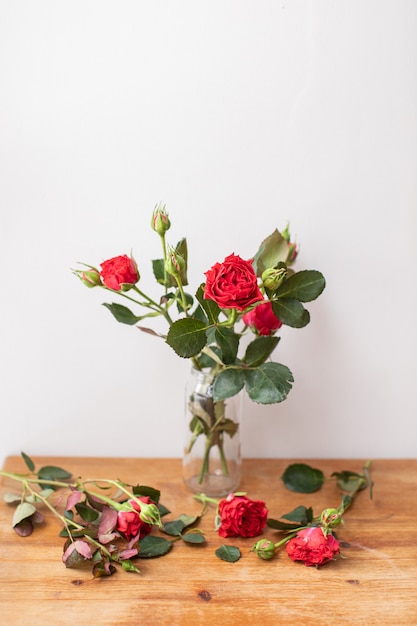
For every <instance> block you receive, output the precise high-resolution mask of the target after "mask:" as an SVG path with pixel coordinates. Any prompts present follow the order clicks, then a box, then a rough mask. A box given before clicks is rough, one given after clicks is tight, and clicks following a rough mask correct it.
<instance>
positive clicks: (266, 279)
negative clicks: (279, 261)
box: [262, 267, 287, 291]
mask: <svg viewBox="0 0 417 626" xmlns="http://www.w3.org/2000/svg"><path fill="white" fill-rule="evenodd" d="M286 276H287V270H286V269H284V268H283V267H281V268H278V269H275V268H273V267H270V268H269V269H267V270H265V271H264V272H263V274H262V282H263V284H264V286H265V287H266V288H267V289H270V291H275V289H278V287H279V286H280V284H281V283H282V282H283V281H284V280H285V278H286Z"/></svg>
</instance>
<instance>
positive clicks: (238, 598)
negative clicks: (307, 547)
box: [0, 457, 417, 626]
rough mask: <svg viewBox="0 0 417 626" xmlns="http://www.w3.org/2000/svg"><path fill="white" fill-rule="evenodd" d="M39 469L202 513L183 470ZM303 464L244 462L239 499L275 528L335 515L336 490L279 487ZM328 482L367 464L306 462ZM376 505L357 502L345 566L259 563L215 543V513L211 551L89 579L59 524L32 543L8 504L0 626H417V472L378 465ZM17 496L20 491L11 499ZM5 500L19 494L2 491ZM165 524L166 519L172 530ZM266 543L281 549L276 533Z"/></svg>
mask: <svg viewBox="0 0 417 626" xmlns="http://www.w3.org/2000/svg"><path fill="white" fill-rule="evenodd" d="M33 460H34V461H35V463H36V466H37V468H39V467H40V466H41V465H46V464H48V465H58V466H60V467H63V468H65V469H67V470H69V471H71V472H72V473H73V475H74V476H81V477H83V478H87V477H90V476H95V477H97V476H99V477H103V478H119V479H121V480H123V481H125V482H126V483H130V484H136V483H140V484H147V485H151V486H153V487H156V488H158V489H160V490H161V494H162V495H161V502H162V503H163V504H164V505H165V506H167V507H168V508H169V509H170V510H171V511H172V516H170V517H172V518H174V517H177V516H178V515H180V514H181V513H187V514H189V515H192V514H196V513H198V512H199V511H200V510H201V507H200V504H199V503H198V502H197V501H196V500H194V499H193V497H192V494H190V493H189V492H188V491H187V489H186V488H185V487H184V486H183V484H182V480H181V462H180V460H178V459H132V458H81V457H79V458H51V457H34V459H33ZM296 461H298V462H301V461H300V460H288V459H287V460H286V459H279V460H278V459H274V460H273V459H262V460H257V459H247V460H245V461H244V464H243V480H242V483H241V485H240V490H242V491H246V492H247V493H248V495H249V497H251V498H254V499H263V500H265V501H266V503H267V506H268V508H269V511H270V516H271V517H274V518H279V517H280V516H281V515H282V514H284V513H287V512H289V511H290V510H292V509H293V508H295V507H296V506H298V505H299V504H304V505H306V506H312V507H313V509H314V512H315V514H318V513H320V512H321V510H322V509H323V508H326V507H330V506H338V505H339V502H340V494H339V491H338V489H337V487H336V486H335V484H334V482H333V481H329V482H328V483H326V484H325V486H324V487H323V489H321V490H320V491H318V492H316V493H314V494H310V495H303V494H296V493H292V492H289V491H287V490H286V489H285V488H284V487H283V484H282V481H281V480H280V476H281V474H282V472H283V471H284V469H285V468H286V467H287V465H288V464H289V463H292V462H296ZM303 461H304V462H307V463H309V464H310V465H313V467H317V468H320V469H321V470H322V471H323V472H324V473H325V475H326V477H329V476H330V474H331V473H332V472H333V471H335V470H342V469H348V470H352V471H358V472H360V471H361V469H362V466H363V462H362V461H361V460H340V459H339V460H314V461H312V460H305V459H304V460H303ZM4 469H5V470H7V471H14V472H25V471H26V467H25V465H24V463H23V461H22V459H21V458H20V457H9V458H8V459H7V460H6V462H5V465H4ZM371 474H372V478H373V480H374V483H375V487H374V497H373V500H370V498H369V495H368V492H362V493H360V494H359V495H358V497H357V499H356V500H355V503H354V504H353V506H352V507H351V509H350V510H349V511H348V512H347V513H346V515H345V525H344V526H343V527H342V528H340V530H339V533H338V536H339V539H340V540H342V541H343V542H346V544H347V545H346V546H345V547H344V548H343V553H344V556H345V557H346V558H344V559H339V560H337V561H335V562H331V563H329V564H327V565H325V566H323V567H320V568H315V567H305V566H304V565H303V564H301V563H294V562H292V561H291V560H290V559H289V558H288V556H287V554H286V553H285V551H280V552H279V554H278V556H276V557H275V558H274V559H273V560H271V561H263V560H261V559H259V558H258V557H257V556H256V555H255V554H254V553H251V552H250V548H251V547H252V545H253V543H254V542H255V541H256V540H254V539H221V538H220V537H219V536H218V534H217V533H216V532H215V531H214V528H213V520H214V508H213V509H209V511H208V512H207V513H206V515H205V516H204V518H203V520H202V521H201V523H200V528H201V529H202V530H204V532H205V535H206V538H207V543H206V544H205V545H203V546H199V547H196V546H189V545H186V544H185V543H184V542H181V541H179V542H177V543H175V545H174V547H173V549H172V550H171V551H170V553H169V554H168V555H166V556H164V557H160V558H156V559H140V560H139V561H137V563H138V566H139V568H140V570H141V574H140V575H137V574H133V573H126V572H123V571H121V570H119V571H118V573H116V574H115V575H113V576H111V577H108V578H100V579H93V578H92V575H91V569H90V568H88V569H85V570H84V569H81V570H79V569H67V568H65V566H64V565H63V563H62V561H61V556H62V545H63V540H62V538H60V537H58V533H59V531H60V530H61V526H60V523H59V521H58V520H56V519H55V518H53V517H51V515H49V514H48V513H47V514H46V522H45V523H44V524H43V525H42V527H41V528H37V529H36V530H35V532H34V533H33V534H32V535H31V536H30V537H26V538H21V537H18V536H17V535H16V534H15V532H14V531H13V530H12V528H11V519H12V514H13V508H12V507H11V506H10V505H7V504H5V503H4V502H3V500H1V502H0V602H1V603H0V607H1V623H2V624H5V625H7V626H10V625H15V624H16V625H19V626H20V625H22V626H26V625H29V624H30V625H32V626H36V625H42V626H45V625H47V624H54V626H60V625H65V624H71V625H79V626H86V625H87V624H99V625H100V626H105V625H108V624H112V625H118V626H122V625H124V624H129V625H137V626H139V625H141V626H152V625H155V626H159V625H165V624H166V625H168V624H169V625H170V626H176V625H190V626H198V625H199V624H210V625H211V626H219V625H220V626H228V625H232V624H235V625H236V626H245V625H246V624H251V625H252V626H257V625H258V624H259V625H262V626H269V625H273V626H276V625H286V624H291V625H292V626H298V625H301V624H338V625H340V624H342V625H343V624H349V625H360V624H363V625H366V626H369V625H372V624H379V625H380V624H395V625H401V624H404V625H405V624H407V626H409V625H410V624H411V625H412V624H414V625H415V624H417V532H416V527H417V521H416V520H417V506H416V503H417V460H374V461H373V463H372V467H371ZM12 487H14V489H12ZM0 490H1V493H2V494H3V493H4V492H6V491H7V492H10V491H12V490H14V491H16V487H15V484H14V483H12V482H11V481H10V480H9V479H2V482H1V484H0ZM167 519H168V518H167ZM265 536H267V537H270V538H272V539H274V541H277V540H278V535H277V533H276V532H274V531H272V530H271V529H267V530H266V531H265ZM222 544H230V545H236V546H239V547H240V549H241V552H242V558H241V559H240V560H239V561H238V562H236V563H228V562H225V561H221V560H219V559H218V558H216V556H215V555H214V551H215V549H216V548H217V547H219V546H220V545H222Z"/></svg>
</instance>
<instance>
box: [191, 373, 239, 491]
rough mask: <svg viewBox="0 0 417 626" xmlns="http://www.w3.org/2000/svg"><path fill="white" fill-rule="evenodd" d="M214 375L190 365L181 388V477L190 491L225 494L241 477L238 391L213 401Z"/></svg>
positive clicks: (232, 488)
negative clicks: (182, 412)
mask: <svg viewBox="0 0 417 626" xmlns="http://www.w3.org/2000/svg"><path fill="white" fill-rule="evenodd" d="M213 384H214V376H213V375H212V373H211V372H207V371H199V370H196V369H193V370H192V372H191V376H190V378H189V380H188V382H187V385H186V390H185V447H184V456H183V479H184V483H185V484H186V485H187V487H188V488H189V489H190V490H191V491H192V492H194V493H198V492H203V493H205V494H206V495H208V496H225V495H227V494H228V493H230V492H232V491H234V490H235V489H236V488H237V486H238V485H239V482H240V477H241V465H242V457H241V416H242V404H243V403H242V397H243V394H242V392H240V393H238V394H237V395H235V396H233V397H231V398H227V399H226V400H220V401H218V402H214V400H213V393H212V392H213Z"/></svg>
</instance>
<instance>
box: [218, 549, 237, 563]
mask: <svg viewBox="0 0 417 626" xmlns="http://www.w3.org/2000/svg"><path fill="white" fill-rule="evenodd" d="M214 554H215V555H216V556H217V558H218V559H222V561H228V562H229V563H236V561H238V560H239V559H240V557H241V553H240V550H239V548H236V547H235V546H220V548H217V550H216V551H215V553H214Z"/></svg>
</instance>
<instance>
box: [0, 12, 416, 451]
mask: <svg viewBox="0 0 417 626" xmlns="http://www.w3.org/2000/svg"><path fill="white" fill-rule="evenodd" d="M0 9H1V19H0V64H1V65H0V202H1V223H0V227H1V232H0V255H1V259H0V263H1V265H0V268H1V309H0V310H1V326H0V332H1V337H0V341H1V344H0V359H1V361H0V367H1V372H0V374H1V383H0V384H1V395H0V410H1V439H0V457H1V460H3V458H4V457H5V456H6V455H9V454H18V453H20V451H21V450H24V451H25V452H27V453H28V454H30V455H36V454H51V455H88V456H101V455H107V456H145V457H146V456H173V457H175V456H180V455H181V453H182V432H181V430H182V422H183V404H184V399H183V394H184V383H185V379H186V377H187V375H188V372H189V366H190V364H189V362H188V361H186V360H182V359H180V358H179V357H177V356H176V355H175V354H174V353H173V352H172V350H171V349H170V348H169V347H168V346H167V345H166V344H164V343H163V341H162V340H159V339H157V338H155V337H151V336H150V335H145V334H143V333H141V332H140V331H138V330H136V329H135V328H134V327H133V328H132V327H128V326H123V325H120V324H118V323H117V322H116V321H115V320H114V319H113V318H112V317H111V315H110V313H109V312H108V311H107V310H106V309H105V307H103V306H101V302H103V301H109V300H108V299H106V298H104V296H106V294H105V293H104V292H103V291H101V290H99V289H98V290H88V289H86V288H85V287H84V286H83V285H82V284H81V282H80V281H79V280H78V279H77V278H76V277H74V276H73V275H72V273H71V271H70V268H73V267H77V265H76V263H77V261H84V262H86V263H90V264H93V265H98V264H99V263H100V262H101V261H103V260H104V259H106V258H109V257H111V256H115V255H118V254H124V253H127V254H129V253H130V251H131V250H133V253H134V255H135V257H136V260H137V262H138V264H139V268H140V272H141V275H142V280H141V287H142V288H143V289H144V290H145V291H146V290H148V291H150V292H152V293H154V295H156V293H157V289H156V284H155V283H154V281H153V279H152V273H151V264H150V261H151V259H153V258H159V257H160V256H161V254H160V247H159V240H158V237H157V236H156V235H155V234H154V233H153V231H152V230H151V229H150V225H149V223H150V216H151V213H152V209H153V207H154V205H155V204H156V203H158V202H160V201H161V202H163V203H166V205H167V209H168V211H169V214H170V217H171V221H172V229H171V231H170V233H169V235H170V241H171V243H176V242H177V241H178V240H179V239H180V238H181V237H182V236H186V237H187V240H188V246H189V261H190V272H189V276H190V282H191V286H192V287H193V289H194V288H196V287H197V286H198V284H199V283H200V282H201V281H202V280H203V278H204V275H203V273H204V271H206V270H207V269H208V268H209V267H210V266H211V265H213V264H214V263H215V262H216V261H221V260H223V258H224V257H225V256H226V255H228V254H230V253H231V252H235V253H236V254H239V255H240V256H242V257H243V258H249V257H251V256H252V255H253V254H254V252H255V251H256V250H257V248H258V245H259V243H260V242H261V240H262V239H263V238H264V237H266V236H267V235H269V234H270V232H272V230H274V228H275V227H278V228H283V227H284V226H285V224H286V222H287V220H289V221H290V224H291V228H292V231H293V233H294V234H295V236H296V238H297V240H298V242H299V243H300V255H299V260H298V263H297V269H318V270H321V271H322V272H323V273H324V275H325V276H326V279H327V287H326V290H325V292H324V294H323V295H322V296H321V297H320V298H319V299H318V300H317V301H316V302H314V303H312V304H311V305H309V306H308V308H309V310H310V313H311V316H312V321H311V323H310V325H309V326H307V327H306V328H304V329H302V330H294V329H290V328H283V330H282V333H281V336H282V340H281V343H280V345H279V346H278V348H277V351H276V353H275V355H274V360H277V361H279V362H282V363H285V364H286V365H288V366H289V367H290V369H291V370H292V371H293V373H294V377H295V384H294V388H293V390H292V392H291V394H290V396H289V397H288V399H287V400H286V401H285V402H284V403H282V404H278V405H271V406H267V407H263V406H257V405H254V404H253V403H251V402H250V401H249V400H247V401H245V415H244V441H243V453H244V455H245V456H247V457H257V456H261V457H287V458H318V457H355V458H359V457H363V458H364V459H365V458H377V457H415V456H416V452H417V426H416V408H415V407H416V401H415V389H416V381H417V367H416V353H417V335H416V311H417V295H416V293H417V291H416V270H417V263H416V261H417V248H416V245H415V240H416V227H417V217H416V200H417V183H416V180H417V179H416V166H417V124H416V120H417V117H416V113H417V108H416V105H417V66H416V58H417V57H416V53H417V40H416V31H417V3H416V2H415V1H414V0H408V1H407V0H396V2H392V0H391V1H386V0H350V1H342V0H320V1H318V0H317V1H313V0H312V1H307V0H304V1H302V0H298V1H296V0H283V1H270V0H252V1H250V0H209V1H198V0H179V1H175V0H171V1H170V0H159V1H158V0H152V2H146V1H142V0H136V1H117V2H116V1H114V2H109V1H106V0H97V1H94V0H71V1H59V0H50V1H45V0H37V1H36V2H31V1H30V0H20V1H19V2H10V0H2V1H1V2H0Z"/></svg>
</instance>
